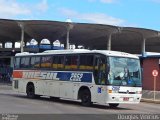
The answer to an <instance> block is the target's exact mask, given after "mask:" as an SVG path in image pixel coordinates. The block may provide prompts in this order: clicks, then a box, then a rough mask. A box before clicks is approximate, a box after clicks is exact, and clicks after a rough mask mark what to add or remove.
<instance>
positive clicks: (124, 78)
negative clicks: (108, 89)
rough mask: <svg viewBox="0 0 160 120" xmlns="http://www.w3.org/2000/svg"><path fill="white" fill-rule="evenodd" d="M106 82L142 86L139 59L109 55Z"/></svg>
mask: <svg viewBox="0 0 160 120" xmlns="http://www.w3.org/2000/svg"><path fill="white" fill-rule="evenodd" d="M108 82H109V84H110V85H118V86H133V87H140V86H142V82H141V68H140V63H139V60H138V59H133V58H122V57H109V72H108Z"/></svg>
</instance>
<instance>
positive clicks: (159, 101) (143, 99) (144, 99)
mask: <svg viewBox="0 0 160 120" xmlns="http://www.w3.org/2000/svg"><path fill="white" fill-rule="evenodd" d="M141 102H147V103H155V104H160V100H153V99H146V98H142V99H141Z"/></svg>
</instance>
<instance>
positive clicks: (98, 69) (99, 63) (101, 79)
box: [94, 55, 106, 104]
mask: <svg viewBox="0 0 160 120" xmlns="http://www.w3.org/2000/svg"><path fill="white" fill-rule="evenodd" d="M94 78H95V83H96V84H97V87H96V96H97V97H96V98H97V102H98V103H102V104H104V102H105V99H106V85H105V84H106V59H105V56H102V55H96V56H95V68H94Z"/></svg>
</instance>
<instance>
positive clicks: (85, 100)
mask: <svg viewBox="0 0 160 120" xmlns="http://www.w3.org/2000/svg"><path fill="white" fill-rule="evenodd" d="M81 102H82V105H83V106H87V107H88V106H91V104H92V103H91V93H90V91H89V90H88V89H84V90H83V91H82V93H81Z"/></svg>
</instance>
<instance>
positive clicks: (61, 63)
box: [57, 56, 64, 69]
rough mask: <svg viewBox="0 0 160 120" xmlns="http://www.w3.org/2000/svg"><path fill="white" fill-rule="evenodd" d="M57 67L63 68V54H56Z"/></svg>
mask: <svg viewBox="0 0 160 120" xmlns="http://www.w3.org/2000/svg"><path fill="white" fill-rule="evenodd" d="M57 63H58V64H57V68H58V69H63V68H64V56H58V62H57Z"/></svg>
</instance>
